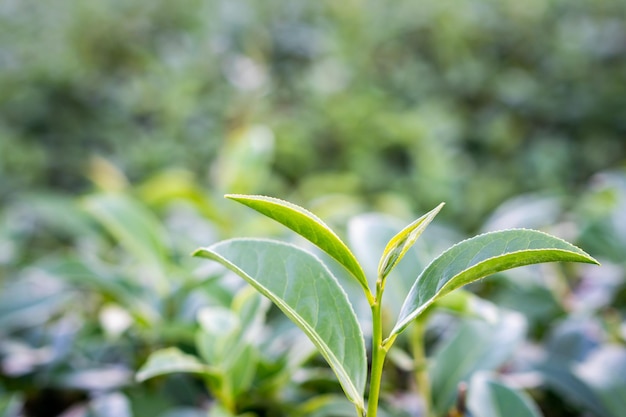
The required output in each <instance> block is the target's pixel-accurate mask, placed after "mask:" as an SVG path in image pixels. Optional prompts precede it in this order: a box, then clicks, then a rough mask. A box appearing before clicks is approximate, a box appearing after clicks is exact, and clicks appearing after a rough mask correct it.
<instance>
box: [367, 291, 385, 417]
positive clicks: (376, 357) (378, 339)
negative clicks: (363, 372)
mask: <svg viewBox="0 0 626 417" xmlns="http://www.w3.org/2000/svg"><path fill="white" fill-rule="evenodd" d="M379 282H380V281H379ZM382 295H383V289H382V283H377V285H376V301H375V302H374V303H373V304H372V306H371V307H372V369H371V371H370V391H369V398H368V402H367V417H376V413H377V412H378V399H379V397H380V384H381V381H382V376H383V365H384V363H385V356H386V355H387V349H386V348H385V347H384V346H383V318H382V309H381V301H382Z"/></svg>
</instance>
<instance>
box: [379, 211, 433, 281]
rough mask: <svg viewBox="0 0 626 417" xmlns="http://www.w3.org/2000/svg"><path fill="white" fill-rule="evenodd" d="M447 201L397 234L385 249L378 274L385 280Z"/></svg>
mask: <svg viewBox="0 0 626 417" xmlns="http://www.w3.org/2000/svg"><path fill="white" fill-rule="evenodd" d="M444 204H445V203H441V204H439V205H438V206H437V207H435V208H434V209H432V210H431V211H429V212H428V213H426V214H424V215H423V216H422V217H420V218H419V219H417V220H415V221H414V222H413V223H411V224H410V225H408V226H407V227H405V228H404V229H402V231H400V232H399V233H398V234H397V235H395V236H394V237H393V238H391V240H390V241H389V243H387V246H386V247H385V250H384V251H383V255H382V256H381V258H380V263H379V264H378V276H379V277H380V279H381V280H384V279H385V278H386V277H387V275H389V273H390V272H391V271H392V270H393V268H395V266H396V265H397V264H398V262H400V261H401V260H402V258H403V257H404V254H405V253H406V251H408V250H409V249H410V248H411V246H413V244H414V243H415V241H416V240H417V239H418V238H419V237H420V236H421V235H422V233H423V232H424V230H425V229H426V227H427V226H428V225H429V224H430V222H431V221H432V220H433V219H434V218H435V216H436V215H437V213H439V211H440V210H441V208H442V207H443V205H444Z"/></svg>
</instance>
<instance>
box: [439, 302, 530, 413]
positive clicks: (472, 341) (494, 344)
mask: <svg viewBox="0 0 626 417" xmlns="http://www.w3.org/2000/svg"><path fill="white" fill-rule="evenodd" d="M485 303H486V301H485ZM493 308H495V309H496V310H497V314H496V315H495V317H496V318H497V319H496V321H495V322H487V321H480V320H476V319H464V320H462V321H461V323H460V326H459V328H458V330H456V332H455V334H454V335H453V336H452V337H451V338H450V339H449V340H447V341H445V342H444V343H443V345H442V346H441V347H440V348H438V350H437V351H436V352H435V354H434V355H433V357H432V368H431V369H430V375H431V380H432V392H433V400H434V408H435V410H436V411H437V413H438V414H443V413H445V412H446V411H447V410H448V409H449V408H450V407H451V406H452V405H453V403H454V399H455V397H456V393H457V387H458V384H459V383H460V382H462V381H467V380H468V379H469V378H470V376H471V375H472V374H473V373H474V372H476V371H482V370H493V369H496V368H497V367H499V366H500V365H502V364H503V363H504V362H505V361H506V360H507V359H508V358H509V357H511V355H512V354H513V351H514V350H515V349H516V348H517V347H518V346H519V345H520V343H521V342H522V341H523V340H524V337H525V335H526V322H525V321H524V318H523V316H522V315H520V314H519V313H514V312H510V311H507V310H501V309H497V307H495V306H493Z"/></svg>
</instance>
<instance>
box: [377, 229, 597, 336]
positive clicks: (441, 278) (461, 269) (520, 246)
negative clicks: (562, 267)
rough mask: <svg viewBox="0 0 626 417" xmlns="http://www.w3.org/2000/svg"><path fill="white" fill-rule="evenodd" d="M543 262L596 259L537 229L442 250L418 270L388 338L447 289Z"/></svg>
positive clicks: (492, 235)
mask: <svg viewBox="0 0 626 417" xmlns="http://www.w3.org/2000/svg"><path fill="white" fill-rule="evenodd" d="M544 262H583V263H595V264H597V263H598V262H597V261H596V260H595V259H593V258H592V257H591V256H589V255H588V254H587V253H585V252H584V251H582V250H581V249H580V248H578V247H576V246H574V245H572V244H570V243H567V242H565V241H564V240H562V239H559V238H557V237H554V236H551V235H548V234H546V233H543V232H539V231H536V230H527V229H511V230H503V231H499V232H491V233H486V234H483V235H479V236H475V237H473V238H471V239H467V240H464V241H463V242H460V243H458V244H456V245H454V246H452V247H451V248H450V249H448V250H447V251H445V252H444V253H442V254H441V255H440V256H439V257H437V258H436V259H435V260H433V261H432V262H431V263H430V265H428V266H427V267H426V269H424V271H423V272H422V273H421V274H420V276H419V277H418V278H417V280H416V281H415V283H414V284H413V286H412V287H411V290H410V291H409V294H408V296H407V297H406V299H405V301H404V304H403V306H402V309H401V311H400V316H399V317H398V321H397V323H396V325H395V326H394V328H393V330H392V331H391V333H390V336H389V339H392V338H394V337H395V336H397V335H398V334H399V333H400V332H402V331H403V330H404V329H405V328H406V327H407V326H408V325H409V323H410V322H411V321H412V320H413V319H415V318H416V317H417V316H418V315H419V314H420V313H422V312H423V311H424V310H425V309H426V307H428V306H429V305H430V304H432V302H433V301H435V300H436V299H438V298H440V297H442V296H444V295H445V294H447V293H449V292H450V291H453V290H455V289H457V288H460V287H462V286H463V285H465V284H469V283H471V282H474V281H477V280H479V279H481V278H484V277H486V276H488V275H491V274H494V273H496V272H500V271H505V270H507V269H512V268H516V267H519V266H524V265H531V264H537V263H544Z"/></svg>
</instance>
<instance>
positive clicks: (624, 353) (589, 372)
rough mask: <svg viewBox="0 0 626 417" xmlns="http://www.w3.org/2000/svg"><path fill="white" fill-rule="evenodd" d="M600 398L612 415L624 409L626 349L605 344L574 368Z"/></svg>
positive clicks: (625, 401)
mask: <svg viewBox="0 0 626 417" xmlns="http://www.w3.org/2000/svg"><path fill="white" fill-rule="evenodd" d="M574 372H575V374H576V375H577V376H578V377H579V378H580V379H581V380H582V381H584V382H585V383H586V384H587V385H588V386H589V387H591V389H592V390H593V391H594V392H595V393H596V395H597V396H598V397H599V398H600V401H601V402H602V404H603V405H604V407H605V408H606V409H607V411H608V412H609V413H610V414H611V415H612V416H613V417H619V416H621V415H623V414H624V410H626V349H624V347H622V346H617V345H607V346H602V347H600V348H599V349H597V350H596V351H594V352H593V353H592V354H591V355H590V357H589V358H588V359H587V360H586V361H585V362H584V363H582V364H580V365H579V366H577V367H576V368H575V370H574Z"/></svg>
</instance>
